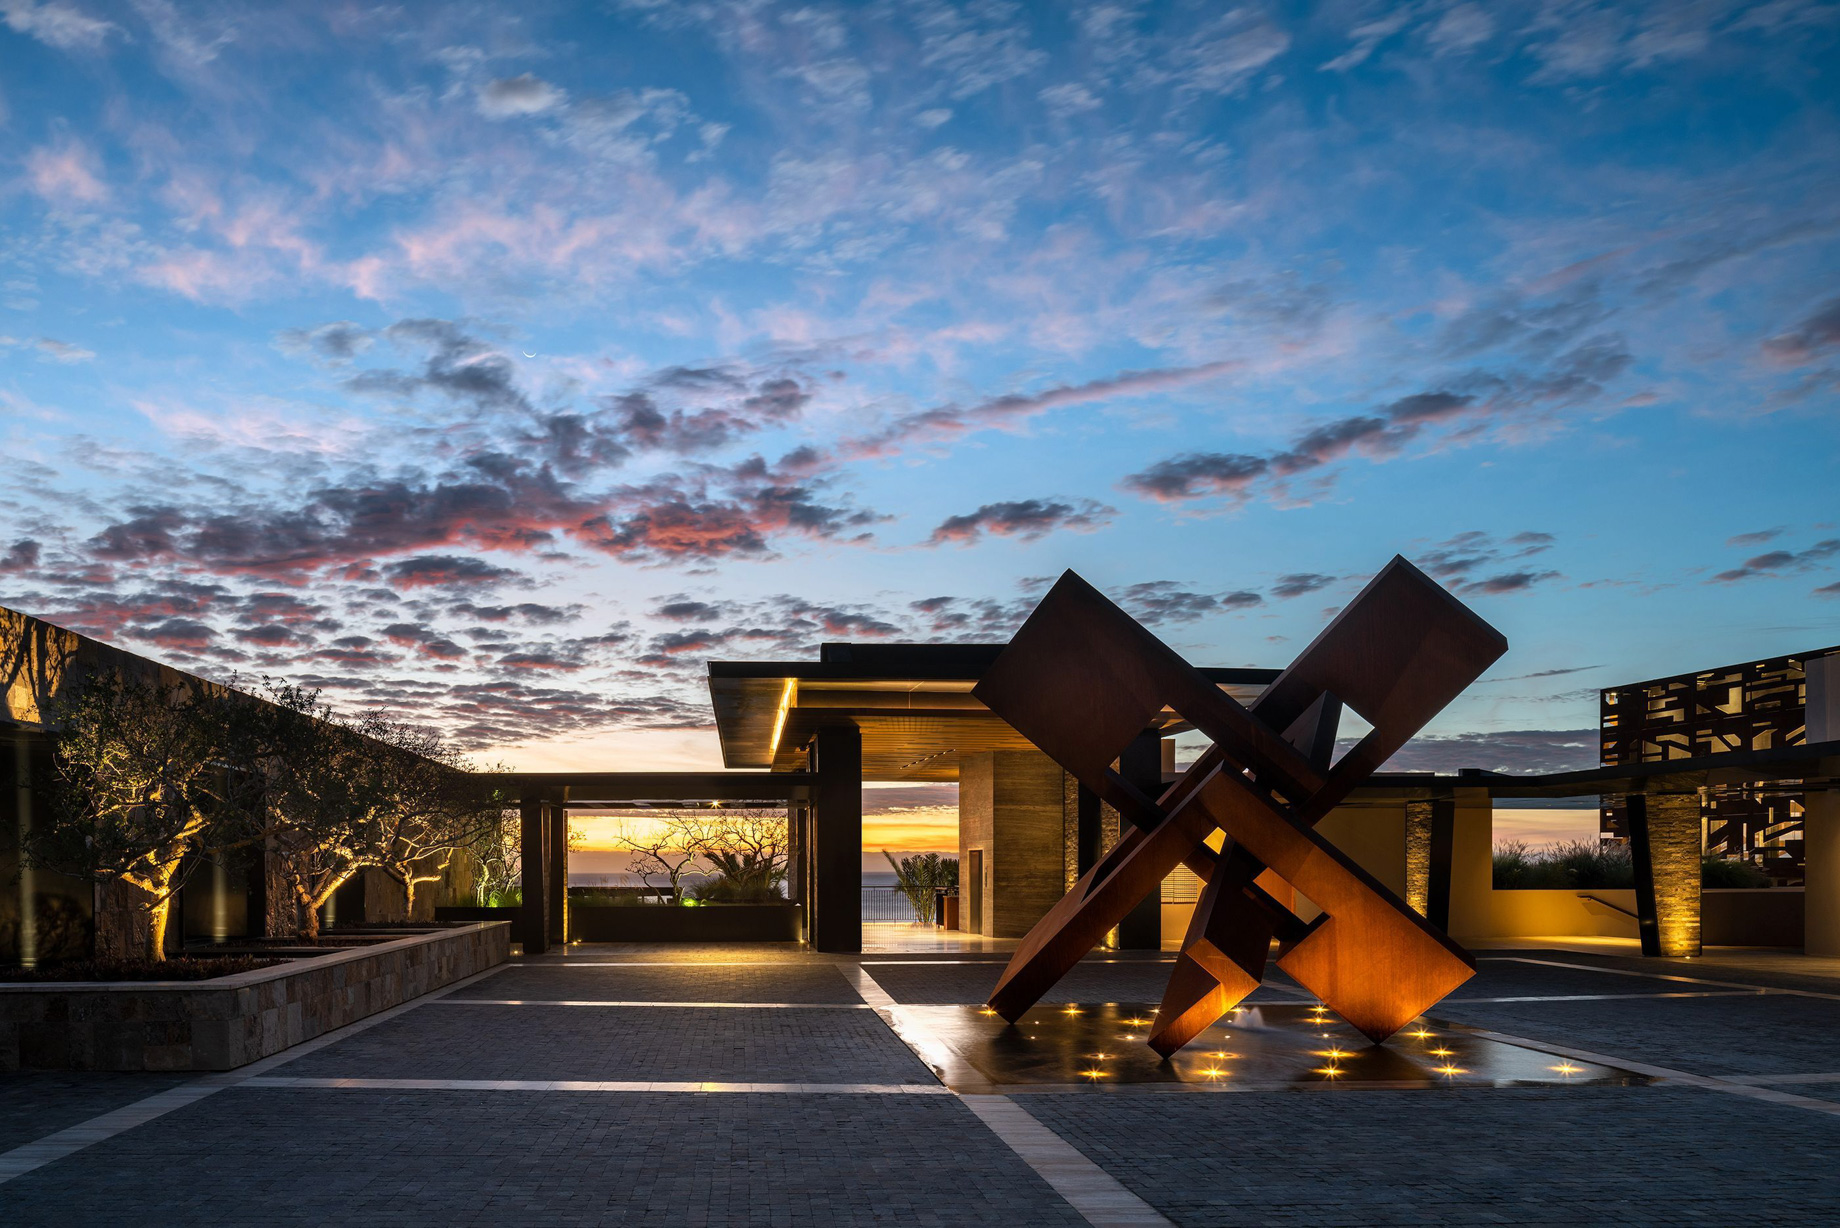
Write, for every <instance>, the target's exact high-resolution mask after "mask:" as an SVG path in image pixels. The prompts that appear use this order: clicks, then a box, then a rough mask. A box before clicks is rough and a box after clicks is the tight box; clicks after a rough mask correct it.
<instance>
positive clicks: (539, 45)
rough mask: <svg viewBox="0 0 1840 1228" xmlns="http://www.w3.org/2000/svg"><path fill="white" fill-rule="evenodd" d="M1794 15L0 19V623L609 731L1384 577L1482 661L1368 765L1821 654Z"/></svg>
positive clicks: (1279, 619)
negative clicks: (1108, 597)
mask: <svg viewBox="0 0 1840 1228" xmlns="http://www.w3.org/2000/svg"><path fill="white" fill-rule="evenodd" d="M1837 34H1840V9H1837V8H1836V7H1835V6H1834V5H1832V4H1827V3H1816V2H1813V0H1807V2H1804V0H1764V2H1762V3H1754V4H1747V3H1737V2H1727V0H1705V2H1700V3H1681V2H1679V0H1670V2H1663V3H1654V4H1648V3H1640V2H1637V0H1627V2H1622V3H1609V4H1596V3H1592V2H1591V0H1540V2H1538V3H1515V2H1512V0H1504V2H1502V3H1491V4H1475V3H1445V2H1442V0H1418V2H1414V3H1407V4H1366V3H1353V2H1350V3H1329V4H1322V5H1318V6H1310V7H1304V6H1284V5H1274V6H1261V5H1257V4H1248V5H1240V6H1225V5H1217V4H1208V3H1195V4H1181V3H1168V4H1157V5H1149V4H1134V3H1128V2H1124V0H1119V2H1104V3H1094V4H1077V3H1076V4H1071V5H1042V6H1028V5H1021V4H1013V3H1003V2H997V0H986V2H979V3H968V4H962V5H955V4H950V3H944V2H940V0H915V2H912V3H901V2H894V0H885V2H879V3H872V4H840V5H827V4H823V3H808V2H806V0H800V2H799V3H793V4H774V3H767V2H762V3H755V2H751V0H749V2H736V3H724V2H720V0H681V2H672V3H664V2H660V0H628V2H626V3H618V2H615V3H597V4H592V5H568V4H550V3H544V2H542V0H533V2H530V3H524V4H519V5H516V6H510V5H481V4H429V5H418V4H408V5H396V6H387V7H372V6H366V5H357V4H346V3H339V2H337V0H333V2H329V3H312V4H300V5H295V6H285V5H262V6H250V5H247V4H238V3H223V4H212V3H184V4H175V3H172V2H170V0H131V2H126V3H121V4H104V3H100V2H98V0H51V2H47V3H39V2H36V0H0V439H3V445H0V446H3V447H4V452H5V455H6V457H7V464H6V465H5V467H4V471H3V475H0V476H3V479H4V489H0V604H4V605H7V606H10V607H14V608H17V609H21V610H24V611H26V612H28V613H32V614H36V615H39V616H41V617H45V618H48V619H50V620H52V621H54V622H58V623H61V624H64V625H67V626H70V627H73V628H75V629H78V630H81V631H85V632H88V633H90V634H94V635H98V636H101V637H103V638H106V639H109V640H111V641H114V642H116V643H119V644H121V645H123V646H124V647H127V648H130V649H132V650H134V651H138V652H142V653H145V654H148V655H151V656H155V657H158V658H160V659H163V660H166V661H169V662H172V663H173V664H176V665H179V666H182V667H185V668H191V669H195V670H199V671H202V672H205V673H209V674H213V675H220V676H221V675H224V674H227V673H230V672H232V671H243V672H245V673H267V674H275V675H281V676H285V677H288V678H290V679H294V680H298V681H303V682H308V683H311V684H315V685H319V686H322V687H324V688H325V689H326V693H327V696H328V698H330V699H332V700H333V701H334V702H336V703H338V704H340V705H342V706H346V707H348V708H352V709H356V708H359V707H362V706H365V705H372V704H381V705H385V706H388V707H390V708H392V709H395V710H397V711H400V712H402V713H404V714H407V715H410V716H412V717H414V718H416V719H423V720H430V721H436V722H439V723H441V724H443V725H445V726H446V727H447V728H449V729H451V730H453V731H454V732H455V733H456V734H457V735H458V736H459V737H461V738H462V739H463V740H464V741H465V743H466V744H467V745H468V746H469V747H470V748H471V749H472V750H473V751H474V752H475V753H476V754H477V756H478V757H479V758H480V759H481V760H482V761H487V762H502V763H508V764H512V765H516V766H522V767H527V768H539V767H584V768H585V767H594V768H603V769H616V770H617V769H637V768H669V767H688V766H709V765H714V764H716V763H718V762H719V760H718V757H717V751H716V744H715V739H714V736H713V733H712V731H711V730H710V728H709V720H710V713H709V707H708V698H707V691H706V688H705V686H704V683H703V663H704V661H705V660H707V659H709V658H712V657H714V658H769V659H774V658H798V657H807V656H810V655H812V654H813V653H815V650H816V645H817V644H818V643H819V642H820V641H822V640H827V639H853V638H879V639H912V640H935V639H968V640H980V641H989V640H1001V639H1003V638H1006V637H1007V636H1008V634H1009V633H1010V632H1011V631H1012V630H1013V629H1014V627H1015V626H1016V625H1017V623H1018V622H1019V621H1020V619H1021V618H1022V616H1023V615H1024V614H1025V613H1026V612H1027V610H1028V608H1029V607H1030V604H1031V602H1032V601H1033V599H1034V598H1035V597H1036V596H1038V595H1039V594H1040V593H1041V592H1042V591H1043V589H1044V588H1045V586H1046V584H1047V583H1048V582H1049V581H1050V580H1051V579H1052V577H1054V576H1055V575H1057V574H1058V573H1059V572H1060V571H1061V570H1062V569H1065V568H1069V567H1071V568H1075V569H1077V570H1078V571H1079V572H1080V573H1081V574H1082V575H1084V576H1086V577H1087V578H1088V579H1090V580H1091V581H1093V582H1094V583H1095V584H1097V585H1098V586H1099V587H1101V588H1102V589H1104V590H1105V591H1107V592H1108V593H1110V594H1112V595H1113V596H1114V597H1115V598H1116V599H1118V600H1119V601H1120V602H1121V603H1122V604H1123V605H1125V606H1126V607H1127V608H1129V609H1131V610H1132V611H1133V612H1135V613H1136V614H1138V615H1139V616H1140V617H1141V618H1142V619H1143V620H1144V621H1145V622H1146V623H1148V624H1150V625H1151V626H1152V627H1153V629H1155V630H1156V631H1157V632H1158V633H1159V634H1161V635H1162V636H1164V637H1165V638H1166V639H1168V640H1169V641H1170V642H1171V643H1173V644H1174V645H1176V646H1177V647H1178V648H1180V649H1181V650H1182V651H1183V652H1184V653H1186V654H1187V655H1188V656H1189V657H1190V658H1191V659H1192V660H1194V661H1196V662H1197V663H1202V664H1214V665H1240V664H1257V665H1281V664H1283V663H1284V662H1285V661H1287V660H1288V659H1289V658H1290V657H1291V656H1292V655H1293V654H1294V653H1295V652H1296V651H1297V650H1298V649H1299V648H1300V647H1301V646H1302V645H1303V644H1304V643H1305V642H1307V640H1308V639H1309V637H1310V636H1311V635H1313V634H1314V633H1315V632H1316V630H1317V629H1319V628H1320V627H1321V625H1322V624H1323V622H1324V621H1325V619H1326V617H1327V616H1328V615H1329V614H1330V613H1331V612H1333V610H1335V609H1336V608H1338V607H1339V606H1340V604H1341V603H1342V602H1344V601H1345V600H1346V599H1347V598H1348V597H1349V596H1350V595H1351V594H1352V593H1353V592H1354V591H1355V590H1356V589H1357V588H1358V587H1359V586H1360V584H1361V583H1362V582H1363V581H1364V580H1365V578H1366V577H1368V576H1370V575H1371V574H1372V573H1373V572H1374V571H1375V570H1376V569H1377V568H1378V567H1379V566H1380V565H1382V564H1383V563H1384V562H1385V561H1386V560H1387V559H1388V558H1389V557H1390V556H1391V555H1392V554H1393V553H1395V552H1398V553H1403V554H1405V555H1406V556H1407V557H1409V558H1411V559H1413V560H1415V561H1416V562H1417V563H1418V564H1419V565H1420V566H1422V567H1424V568H1425V569H1427V570H1428V571H1429V572H1431V573H1432V574H1433V575H1435V576H1436V577H1438V578H1439V579H1441V580H1443V581H1444V582H1446V583H1448V584H1449V585H1450V586H1451V587H1452V589H1453V590H1455V591H1456V592H1457V593H1459V594H1460V595H1461V596H1462V598H1463V599H1464V600H1465V601H1466V602H1469V603H1470V604H1471V605H1472V606H1473V607H1474V608H1475V609H1476V610H1477V611H1479V612H1480V613H1481V614H1482V615H1483V616H1484V617H1486V618H1488V619H1489V620H1490V621H1491V622H1493V623H1494V624H1495V625H1496V626H1498V627H1500V628H1501V629H1502V631H1503V632H1504V633H1505V634H1506V635H1507V636H1508V638H1509V641H1510V643H1511V645H1512V648H1511V651H1510V652H1509V654H1508V655H1507V656H1506V657H1505V658H1504V659H1503V660H1502V661H1501V662H1500V664H1499V665H1498V666H1497V667H1496V668H1495V670H1494V671H1493V672H1492V673H1491V675H1490V676H1489V677H1487V678H1485V679H1484V680H1483V681H1482V682H1481V683H1479V684H1478V685H1477V686H1476V687H1474V688H1473V689H1472V691H1471V692H1470V694H1469V695H1467V696H1465V697H1464V698H1463V699H1462V700H1460V701H1459V702H1458V703H1457V704H1455V705H1453V706H1452V708H1451V709H1450V710H1449V711H1448V712H1447V713H1446V714H1445V715H1444V716H1443V717H1441V718H1440V719H1439V721H1438V722H1437V724H1436V725H1435V726H1434V727H1433V729H1432V731H1431V734H1430V736H1428V737H1426V738H1424V739H1421V741H1420V742H1419V743H1418V744H1416V745H1415V746H1413V747H1410V748H1408V749H1407V750H1406V751H1405V752H1404V753H1403V755H1402V757H1401V758H1400V759H1399V760H1397V761H1396V764H1397V765H1398V766H1418V767H1432V766H1435V767H1447V768H1454V767H1457V766H1478V767H1487V768H1498V769H1503V770H1541V769H1548V768H1556V767H1571V766H1581V765H1585V764H1589V763H1591V762H1593V761H1594V758H1595V743H1594V732H1593V726H1594V723H1595V718H1596V709H1595V695H1596V689H1597V688H1598V687H1601V686H1604V685H1606V684H1609V683H1612V682H1616V681H1625V680H1630V679H1634V678H1642V677H1649V676H1655V675H1659V674H1665V673H1672V672H1676V671H1679V670H1684V669H1690V668H1694V667H1699V666H1710V665H1715V664H1720V663H1723V662H1726V661H1728V660H1735V659H1741V658H1746V657H1761V656H1765V655H1771V654H1776V653H1782V652H1789V651H1795V650H1800V649H1805V648H1810V647H1815V646H1820V645H1827V644H1833V643H1836V642H1840V618H1837V617H1836V616H1837V615H1840V524H1837V522H1840V500H1836V497H1835V494H1834V491H1835V478H1836V460H1837V451H1840V414H1836V392H1837V389H1840V140H1837V136H1840V132H1837V127H1836V107H1835V102H1836V88H1835V79H1834V66H1835V65H1836V64H1837V63H1840V54H1837V51H1840V48H1837V47H1836V42H1837ZM893 809H898V807H893ZM915 817H919V816H918V814H917V812H916V816H915ZM915 838H916V839H917V838H919V837H917V836H916V837H915Z"/></svg>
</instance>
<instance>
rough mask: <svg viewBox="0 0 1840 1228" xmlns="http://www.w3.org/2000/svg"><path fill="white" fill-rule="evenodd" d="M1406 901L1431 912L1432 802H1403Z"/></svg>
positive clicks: (1417, 909) (1422, 911)
mask: <svg viewBox="0 0 1840 1228" xmlns="http://www.w3.org/2000/svg"><path fill="white" fill-rule="evenodd" d="M1406 904H1407V905H1408V906H1409V907H1411V909H1412V910H1413V911H1414V912H1416V913H1417V914H1418V915H1419V916H1421V917H1428V916H1430V915H1431V803H1430V802H1407V803H1406Z"/></svg>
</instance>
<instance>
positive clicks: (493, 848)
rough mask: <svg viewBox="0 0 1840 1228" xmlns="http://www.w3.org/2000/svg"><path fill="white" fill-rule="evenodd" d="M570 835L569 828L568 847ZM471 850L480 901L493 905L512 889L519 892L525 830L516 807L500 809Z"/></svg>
mask: <svg viewBox="0 0 1840 1228" xmlns="http://www.w3.org/2000/svg"><path fill="white" fill-rule="evenodd" d="M573 839H574V832H573V830H572V829H571V831H570V840H571V844H570V847H571V848H573V847H574V845H573ZM471 852H472V855H473V860H474V863H475V868H476V871H477V877H476V878H475V880H474V887H473V892H474V897H475V898H476V899H477V900H478V901H479V903H480V904H481V905H483V906H486V907H494V906H497V905H500V904H504V903H507V902H509V901H510V899H511V897H512V894H513V893H514V892H516V893H518V894H519V895H520V896H521V895H522V886H523V882H524V833H523V821H522V816H520V815H519V813H518V812H517V811H516V810H512V809H501V810H499V811H498V812H497V814H496V817H495V820H494V821H493V822H492V823H490V824H489V825H488V827H487V829H486V832H485V835H484V837H483V838H482V839H481V840H480V842H479V843H478V844H476V845H475V846H473V848H472V850H471Z"/></svg>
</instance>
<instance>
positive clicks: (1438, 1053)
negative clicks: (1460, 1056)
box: [1431, 1049, 1451, 1057]
mask: <svg viewBox="0 0 1840 1228" xmlns="http://www.w3.org/2000/svg"><path fill="white" fill-rule="evenodd" d="M1450 1055H1451V1051H1450V1050H1449V1049H1433V1050H1432V1051H1431V1056H1432V1057H1449V1056H1450Z"/></svg>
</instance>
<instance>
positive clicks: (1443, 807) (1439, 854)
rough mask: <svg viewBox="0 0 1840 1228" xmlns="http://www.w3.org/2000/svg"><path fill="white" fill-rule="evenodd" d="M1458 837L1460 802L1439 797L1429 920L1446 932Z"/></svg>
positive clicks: (1436, 800)
mask: <svg viewBox="0 0 1840 1228" xmlns="http://www.w3.org/2000/svg"><path fill="white" fill-rule="evenodd" d="M1456 838H1457V803H1456V799H1455V798H1450V797H1439V798H1434V799H1432V802H1431V872H1430V882H1429V883H1428V884H1427V892H1426V895H1427V899H1426V903H1427V905H1428V907H1427V909H1426V912H1425V920H1427V921H1429V922H1431V924H1433V925H1435V926H1437V927H1438V928H1439V929H1440V930H1443V931H1444V932H1445V933H1449V932H1450V858H1451V851H1452V849H1453V848H1454V847H1455V845H1456Z"/></svg>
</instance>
